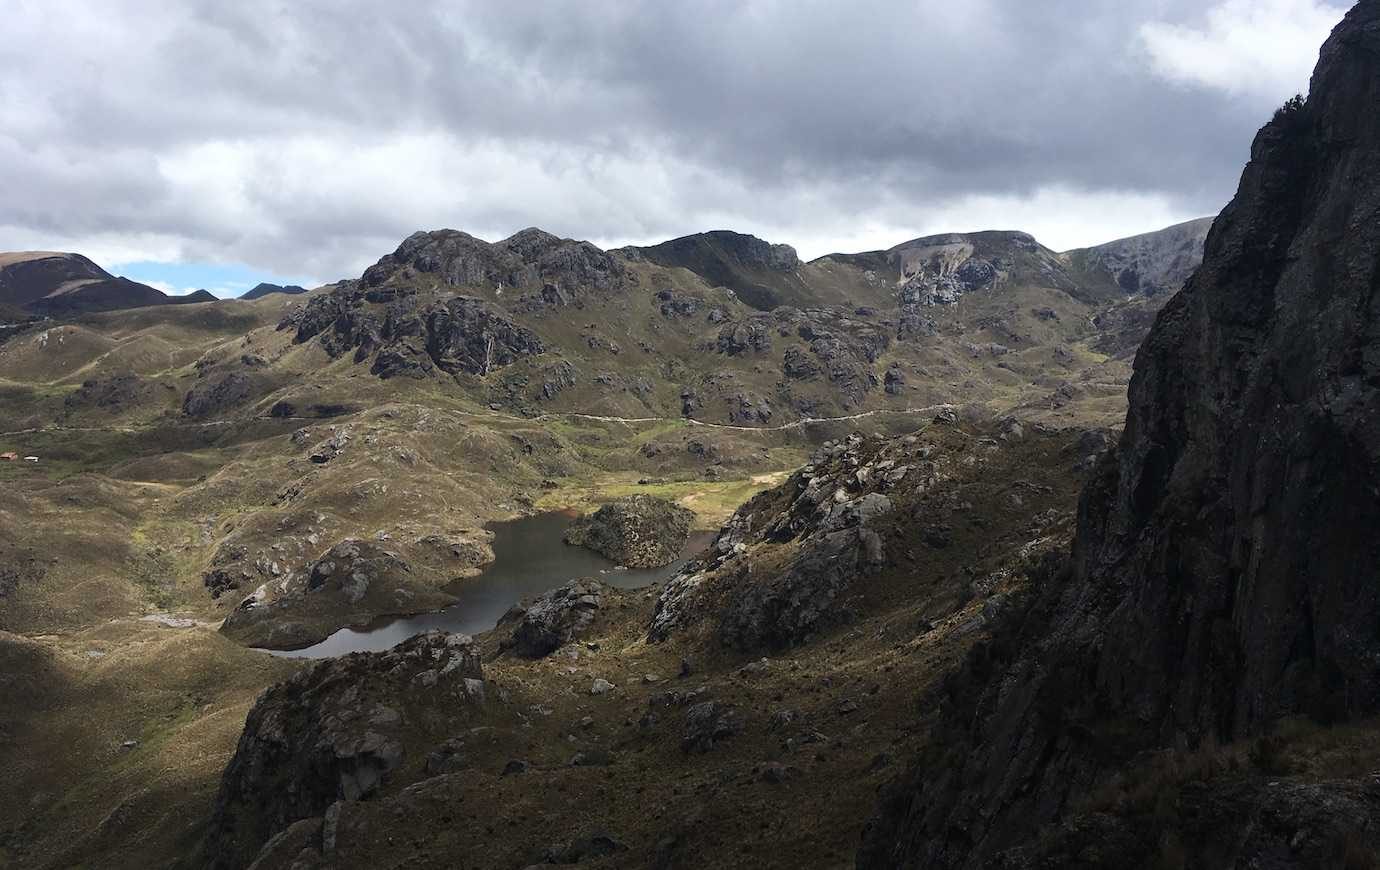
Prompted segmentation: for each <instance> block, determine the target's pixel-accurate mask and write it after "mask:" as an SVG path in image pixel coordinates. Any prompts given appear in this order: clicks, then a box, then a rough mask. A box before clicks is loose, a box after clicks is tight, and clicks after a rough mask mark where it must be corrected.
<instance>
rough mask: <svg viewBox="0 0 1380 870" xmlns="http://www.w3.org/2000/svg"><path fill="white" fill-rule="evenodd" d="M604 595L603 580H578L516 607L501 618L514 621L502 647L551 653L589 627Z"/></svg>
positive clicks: (536, 656)
mask: <svg viewBox="0 0 1380 870" xmlns="http://www.w3.org/2000/svg"><path fill="white" fill-rule="evenodd" d="M603 595H604V585H603V584H602V583H600V582H599V581H597V580H589V579H586V580H575V581H572V582H570V583H567V584H565V585H564V586H561V587H559V588H557V589H552V590H551V591H550V592H547V593H545V594H544V595H542V596H540V597H539V598H537V599H536V600H535V601H533V602H531V603H530V604H526V605H523V606H519V607H517V608H514V609H513V610H511V611H509V612H508V613H507V614H506V615H505V616H504V617H503V619H502V620H501V621H500V622H499V626H500V627H504V626H507V625H512V629H511V631H510V632H509V634H508V637H507V638H506V639H504V640H503V641H502V642H501V643H500V647H501V648H502V649H503V650H505V651H512V652H513V653H515V654H517V655H520V656H523V657H525V658H532V659H539V658H541V657H542V656H546V655H550V654H551V653H553V652H555V651H556V650H558V649H560V648H561V647H563V646H565V645H566V644H567V643H570V642H571V641H572V640H574V639H575V638H576V637H578V636H579V635H580V633H581V632H582V631H584V630H585V629H586V628H588V627H589V625H590V623H592V622H593V621H594V617H595V615H596V614H597V613H598V611H599V607H600V605H601V604H602V601H603Z"/></svg>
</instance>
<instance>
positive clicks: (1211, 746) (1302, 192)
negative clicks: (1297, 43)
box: [860, 2, 1380, 867]
mask: <svg viewBox="0 0 1380 870" xmlns="http://www.w3.org/2000/svg"><path fill="white" fill-rule="evenodd" d="M1377 101H1380V3H1375V2H1364V3H1360V4H1358V5H1357V6H1356V7H1355V8H1354V9H1353V10H1352V11H1351V12H1350V13H1349V14H1348V16H1347V17H1346V19H1345V20H1344V21H1343V22H1342V24H1340V25H1339V26H1338V27H1337V29H1336V30H1335V31H1334V32H1333V34H1332V36H1331V38H1330V39H1329V40H1328V41H1327V43H1326V44H1325V45H1324V46H1323V49H1322V54H1321V58H1320V61H1319V64H1318V67H1317V70H1316V72H1315V73H1314V76H1313V81H1312V89H1311V96H1310V97H1309V99H1308V100H1307V102H1303V101H1301V100H1299V101H1291V102H1290V103H1289V104H1287V105H1286V106H1284V107H1283V108H1282V109H1281V110H1280V111H1279V112H1278V113H1277V114H1276V115H1275V117H1274V119H1273V120H1272V121H1271V122H1270V123H1269V124H1267V125H1266V126H1265V127H1264V128H1263V129H1262V130H1261V131H1260V133H1259V134H1258V135H1257V136H1256V139H1255V142H1254V144H1253V146H1252V149H1251V161H1250V163H1249V164H1248V165H1247V167H1246V169H1245V172H1244V173H1243V175H1242V177H1241V183H1240V187H1239V189H1238V191H1237V194H1236V197H1235V199H1234V200H1233V201H1232V203H1231V204H1230V205H1229V206H1228V207H1227V208H1226V210H1225V211H1223V212H1222V214H1221V216H1220V217H1219V218H1218V219H1217V220H1216V221H1215V222H1214V224H1213V227H1212V230H1211V232H1210V233H1209V235H1208V239H1207V248H1206V255H1205V259H1204V262H1203V265H1202V267H1201V268H1200V269H1198V271H1197V272H1196V273H1195V274H1194V276H1193V278H1192V279H1191V280H1190V281H1189V282H1188V285H1187V287H1185V288H1184V290H1183V291H1182V292H1180V293H1179V294H1178V295H1177V296H1175V297H1174V298H1173V299H1172V300H1171V301H1170V302H1169V303H1168V305H1167V306H1166V307H1165V309H1164V310H1163V311H1162V312H1161V314H1160V316H1159V317H1158V318H1157V320H1156V322H1155V326H1154V329H1153V330H1152V331H1151V333H1150V335H1149V337H1148V338H1147V339H1146V340H1145V343H1144V344H1143V345H1142V347H1141V349H1140V352H1139V354H1138V355H1137V357H1136V367H1135V376H1134V378H1133V380H1132V383H1131V389H1130V408H1129V410H1128V412H1127V418H1126V427H1125V431H1124V432H1123V434H1122V436H1121V439H1120V443H1119V445H1118V448H1117V449H1116V450H1115V451H1111V452H1109V453H1108V455H1107V456H1106V458H1104V459H1103V460H1102V461H1101V462H1100V463H1099V464H1098V466H1097V468H1096V470H1095V472H1094V475H1093V479H1092V480H1091V481H1090V483H1089V485H1088V486H1087V488H1086V489H1085V490H1084V494H1083V498H1082V502H1081V505H1080V508H1079V517H1078V528H1077V534H1076V538H1075V542H1074V545H1073V550H1072V560H1071V563H1070V565H1069V566H1068V568H1067V570H1066V571H1064V572H1062V573H1061V574H1060V575H1059V577H1058V579H1057V580H1056V582H1053V583H1050V584H1048V585H1047V586H1046V587H1044V588H1043V589H1039V590H1036V591H1035V592H1034V593H1033V595H1032V597H1031V600H1030V602H1029V603H1028V604H1027V605H1026V606H1025V607H1023V608H1021V609H1019V610H1018V611H1016V615H1015V618H1013V619H1011V620H1009V621H1008V622H1007V624H1006V625H1004V626H1003V627H1002V628H1001V629H999V630H998V633H999V634H1003V635H1006V637H1005V638H1004V642H1003V643H1002V644H1000V645H998V644H993V646H992V647H991V648H989V649H988V650H985V651H984V654H983V655H982V656H980V657H977V656H975V657H974V658H973V659H972V660H970V662H969V663H968V665H967V666H966V667H965V670H964V673H963V674H962V676H961V677H959V678H958V679H957V680H956V681H955V682H954V683H953V684H952V685H951V686H950V689H949V698H948V701H949V705H948V709H947V711H946V714H945V717H944V722H943V726H942V728H941V730H939V731H938V732H937V736H936V738H935V739H934V740H933V741H932V742H931V744H930V746H929V748H928V751H927V752H926V753H924V754H923V755H922V756H921V761H920V762H919V763H917V764H916V765H915V767H914V769H913V770H912V772H911V773H910V775H909V776H908V778H907V779H906V780H903V782H902V784H900V785H899V786H897V787H896V788H895V789H893V790H892V792H891V794H890V797H889V798H888V799H887V801H886V802H885V803H884V805H883V809H882V811H881V813H880V814H879V816H878V817H877V819H876V822H875V824H874V826H873V828H872V830H871V832H870V834H869V836H868V840H867V846H866V848H865V849H864V851H863V856H862V859H861V861H860V864H861V865H862V866H868V867H898V866H918V867H985V866H992V865H993V864H996V863H1000V864H1001V865H1002V866H1011V867H1044V866H1079V867H1125V866H1195V867H1197V866H1236V867H1253V866H1307V867H1371V866H1375V864H1376V861H1377V855H1380V784H1377V781H1376V777H1375V770H1376V768H1375V763H1376V761H1377V757H1376V746H1377V745H1380V744H1377V742H1376V740H1375V732H1374V730H1373V724H1374V718H1373V717H1375V716H1376V714H1377V713H1380V667H1377V662H1380V639H1378V638H1377V634H1376V626H1377V625H1378V624H1380V583H1377V580H1380V575H1378V574H1377V565H1380V561H1377V556H1378V555H1380V549H1377V547H1378V546H1380V545H1378V544H1377V540H1378V539H1377V538H1376V536H1375V534H1374V529H1375V523H1376V521H1377V519H1380V476H1378V475H1377V469H1380V428H1377V425H1376V421H1377V410H1380V368H1377V356H1376V354H1377V349H1380V332H1377V323H1380V320H1378V319H1377V316H1378V315H1380V311H1377V307H1376V303H1377V298H1380V297H1377V288H1378V287H1380V280H1377V278H1378V276H1380V225H1377V224H1376V222H1375V215H1376V213H1377V210H1378V209H1380V120H1378V119H1377V116H1376V115H1375V113H1374V112H1372V111H1369V109H1368V108H1367V109H1364V110H1363V109H1362V108H1361V107H1373V106H1374V105H1376V103H1377ZM1291 723H1292V724H1291ZM1328 726H1333V729H1332V730H1329V728H1328ZM1310 730H1311V731H1312V732H1313V733H1312V738H1313V740H1314V741H1316V742H1315V743H1314V744H1313V745H1312V746H1309V747H1308V748H1307V749H1304V750H1303V751H1299V750H1298V749H1297V747H1295V748H1294V751H1293V752H1284V751H1281V746H1283V745H1288V744H1289V743H1290V742H1296V743H1297V742H1304V741H1301V740H1300V738H1299V736H1298V735H1299V734H1300V732H1302V733H1305V734H1306V733H1308V732H1309V731H1310ZM1319 734H1322V735H1326V736H1323V737H1319ZM1291 738H1292V741H1291ZM1251 741H1255V742H1254V744H1253V746H1252V748H1251V749H1250V750H1249V751H1248V752H1246V751H1244V750H1243V749H1242V748H1240V747H1242V744H1244V743H1249V742H1251ZM1222 747H1227V749H1222ZM1231 747H1238V748H1237V749H1234V750H1233V749H1232V748H1231ZM1194 754H1196V755H1197V758H1196V759H1194V760H1191V761H1186V760H1185V758H1186V757H1187V758H1189V759H1192V758H1193V755H1194ZM1157 755H1158V756H1159V759H1160V761H1161V763H1163V760H1164V759H1166V758H1168V759H1169V760H1170V761H1169V763H1170V764H1177V765H1178V766H1179V767H1180V769H1181V771H1182V769H1183V768H1184V767H1190V768H1191V767H1196V768H1197V769H1196V770H1190V771H1187V772H1181V773H1180V774H1179V775H1178V776H1177V777H1176V776H1174V775H1173V774H1171V775H1170V776H1167V777H1164V778H1163V779H1161V780H1160V781H1159V782H1158V783H1157V788H1156V789H1155V790H1154V792H1151V793H1148V794H1147V793H1146V789H1145V788H1144V787H1143V786H1141V785H1139V784H1138V783H1137V782H1136V777H1137V776H1138V775H1144V774H1143V771H1145V770H1146V769H1147V768H1152V766H1153V765H1154V764H1155V763H1156V762H1155V761H1153V760H1152V759H1155V758H1156V756H1157ZM1176 755H1177V756H1178V760H1177V761H1176V760H1174V756H1176ZM1242 755H1245V756H1246V757H1244V758H1243V757H1242Z"/></svg>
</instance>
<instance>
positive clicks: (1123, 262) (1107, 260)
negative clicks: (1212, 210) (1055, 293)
mask: <svg viewBox="0 0 1380 870" xmlns="http://www.w3.org/2000/svg"><path fill="white" fill-rule="evenodd" d="M1212 221H1213V219H1212V218H1210V217H1207V218H1198V219H1196V220H1191V221H1185V222H1183V223H1181V224H1175V225H1174V226H1172V227H1165V228H1164V229H1162V230H1157V231H1155V232H1153V233H1142V234H1140V235H1136V236H1130V237H1128V238H1125V239H1117V240H1116V241H1114V242H1106V243H1105V244H1101V245H1096V246H1094V247H1091V248H1080V249H1077V250H1073V251H1066V252H1064V253H1063V254H1061V255H1060V257H1061V258H1062V259H1063V260H1064V261H1065V262H1067V263H1068V264H1069V267H1070V269H1072V270H1073V271H1074V273H1075V274H1076V275H1077V276H1078V278H1079V279H1080V281H1081V282H1082V283H1085V284H1088V285H1090V286H1092V287H1097V288H1099V289H1101V290H1103V292H1105V293H1106V294H1107V296H1108V297H1109V298H1115V297H1116V296H1118V295H1131V296H1136V295H1140V296H1158V297H1162V298H1164V299H1167V298H1168V297H1169V296H1171V295H1173V294H1174V293H1177V292H1178V291H1179V288H1181V287H1183V286H1184V282H1185V281H1187V280H1188V278H1189V276H1190V275H1192V274H1193V271H1194V270H1195V269H1197V268H1198V264H1199V263H1201V262H1202V261H1203V245H1204V243H1205V242H1206V241H1207V234H1208V229H1209V228H1210V227H1211V226H1212Z"/></svg>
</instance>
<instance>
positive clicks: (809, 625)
mask: <svg viewBox="0 0 1380 870" xmlns="http://www.w3.org/2000/svg"><path fill="white" fill-rule="evenodd" d="M885 562H886V556H885V553H884V551H883V547H882V540H881V538H880V537H878V536H877V533H876V532H874V531H872V530H871V529H867V528H863V527H861V526H854V527H850V528H846V529H839V530H837V531H831V532H826V533H824V534H819V535H816V536H813V537H811V538H810V539H809V540H808V541H806V542H805V544H804V546H802V547H801V550H800V552H799V553H798V554H797V555H796V556H795V558H794V559H792V560H791V562H790V564H789V565H787V566H786V568H785V570H783V571H782V572H781V573H780V574H778V575H776V576H774V577H770V578H766V579H759V580H758V581H757V582H754V583H747V582H744V583H740V584H738V585H737V588H736V590H735V594H734V595H733V597H732V598H731V599H730V600H729V603H728V608H727V609H726V611H725V612H724V615H723V620H722V621H721V622H720V624H719V636H720V638H721V639H722V640H723V642H724V643H726V644H728V645H730V646H735V647H738V648H739V649H744V650H753V649H760V648H772V649H779V648H783V647H790V646H794V645H795V644H798V643H801V642H803V641H805V640H807V639H809V637H810V635H811V634H813V633H814V631H816V630H817V629H819V628H824V627H827V626H830V625H833V624H836V623H838V622H843V621H845V620H846V619H847V613H846V611H845V610H844V609H843V608H842V607H840V606H839V599H840V597H841V596H842V594H843V593H844V592H845V591H846V590H847V589H848V588H849V587H850V586H851V585H852V584H853V582H854V581H855V580H856V579H857V578H858V577H862V576H866V575H867V574H871V573H875V572H876V571H877V570H878V569H879V568H881V566H882V565H883V564H885Z"/></svg>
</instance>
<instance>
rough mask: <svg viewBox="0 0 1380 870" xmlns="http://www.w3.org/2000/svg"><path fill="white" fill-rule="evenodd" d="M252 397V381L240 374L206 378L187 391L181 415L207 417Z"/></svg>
mask: <svg viewBox="0 0 1380 870" xmlns="http://www.w3.org/2000/svg"><path fill="white" fill-rule="evenodd" d="M253 395H254V379H253V378H251V377H250V376H249V375H246V374H244V373H242V372H230V373H228V374H223V375H218V376H211V377H207V378H204V379H202V380H201V381H199V382H198V383H197V384H196V386H194V387H192V388H191V389H190V390H188V391H187V395H186V397H185V398H183V400H182V413H183V414H186V415H187V416H188V417H208V416H211V415H212V414H219V413H221V412H223V411H228V410H230V409H231V408H234V407H237V406H239V405H242V404H244V403H245V402H247V401H249V399H250V398H251V397H252V396H253Z"/></svg>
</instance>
